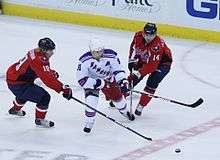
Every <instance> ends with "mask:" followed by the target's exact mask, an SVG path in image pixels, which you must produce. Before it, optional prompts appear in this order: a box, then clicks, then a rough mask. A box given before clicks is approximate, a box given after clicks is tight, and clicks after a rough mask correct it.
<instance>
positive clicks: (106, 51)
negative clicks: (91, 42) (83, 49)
mask: <svg viewBox="0 0 220 160" xmlns="http://www.w3.org/2000/svg"><path fill="white" fill-rule="evenodd" d="M116 56H117V53H116V52H115V51H113V50H112V49H104V53H103V58H115V57H116Z"/></svg>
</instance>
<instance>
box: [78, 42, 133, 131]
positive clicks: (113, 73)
mask: <svg viewBox="0 0 220 160" xmlns="http://www.w3.org/2000/svg"><path fill="white" fill-rule="evenodd" d="M89 48H90V51H89V52H87V53H85V54H83V55H82V56H81V57H80V59H79V64H78V69H77V80H78V83H79V84H80V86H81V87H83V88H84V91H85V99H86V104H88V105H89V106H92V107H93V108H97V105H98V99H99V91H100V90H101V91H102V92H103V93H104V94H105V97H106V100H111V101H113V103H114V105H115V106H116V108H117V109H118V110H119V112H120V113H121V114H122V115H123V116H125V117H127V118H128V119H129V120H134V119H135V117H134V115H133V114H131V113H130V112H129V111H128V107H127V103H126V100H125V98H124V95H123V94H126V93H128V92H129V89H128V81H127V80H126V75H125V71H124V69H123V68H122V66H121V64H120V60H119V58H118V57H117V53H116V52H115V51H113V50H111V49H105V48H104V46H103V45H102V43H101V42H100V40H99V39H97V38H96V39H93V40H91V41H90V44H89ZM95 115H96V112H95V111H94V110H92V109H90V108H88V107H86V109H85V127H84V132H87V133H89V132H90V131H91V129H92V127H93V125H94V122H95Z"/></svg>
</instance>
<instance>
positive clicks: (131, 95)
mask: <svg viewBox="0 0 220 160" xmlns="http://www.w3.org/2000/svg"><path fill="white" fill-rule="evenodd" d="M131 88H133V81H131ZM132 107H133V90H132V89H131V91H130V113H131V114H132V113H133V108H132Z"/></svg>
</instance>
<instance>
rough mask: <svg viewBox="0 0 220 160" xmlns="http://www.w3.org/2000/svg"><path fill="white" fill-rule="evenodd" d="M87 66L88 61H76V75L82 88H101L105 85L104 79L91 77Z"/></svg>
mask: <svg viewBox="0 0 220 160" xmlns="http://www.w3.org/2000/svg"><path fill="white" fill-rule="evenodd" d="M89 66H90V64H89V63H88V62H84V63H82V62H79V63H78V67H77V72H76V77H77V81H78V83H79V85H80V86H81V87H83V88H84V89H102V88H103V87H104V85H105V82H104V80H102V79H98V78H97V79H94V78H91V77H90V76H89V71H88V69H89Z"/></svg>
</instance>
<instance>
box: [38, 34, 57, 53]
mask: <svg viewBox="0 0 220 160" xmlns="http://www.w3.org/2000/svg"><path fill="white" fill-rule="evenodd" d="M38 47H39V48H40V49H41V50H42V51H43V52H46V51H48V50H54V49H55V47H56V45H55V43H54V42H53V41H52V40H51V39H50V38H47V37H46V38H42V39H40V40H39V42H38Z"/></svg>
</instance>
